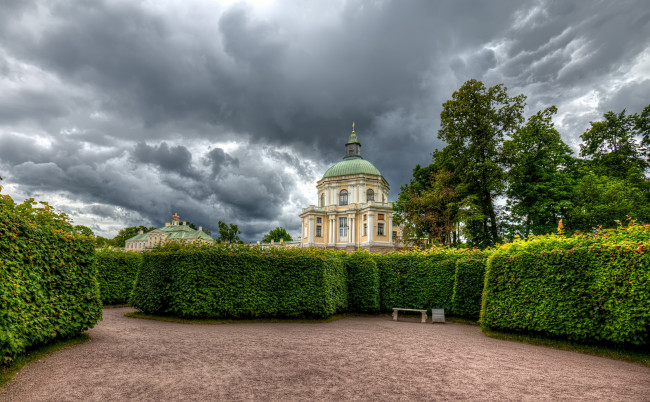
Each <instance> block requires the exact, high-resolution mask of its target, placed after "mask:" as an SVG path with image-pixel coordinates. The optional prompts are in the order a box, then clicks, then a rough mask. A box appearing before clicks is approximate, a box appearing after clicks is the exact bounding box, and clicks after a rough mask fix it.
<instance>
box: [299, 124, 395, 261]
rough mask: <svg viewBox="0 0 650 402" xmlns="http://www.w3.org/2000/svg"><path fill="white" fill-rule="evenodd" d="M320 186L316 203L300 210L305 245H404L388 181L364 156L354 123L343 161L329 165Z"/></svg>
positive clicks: (383, 247)
mask: <svg viewBox="0 0 650 402" xmlns="http://www.w3.org/2000/svg"><path fill="white" fill-rule="evenodd" d="M316 189H317V197H318V198H317V199H318V205H310V206H309V207H308V208H303V210H302V213H301V214H300V218H301V219H302V236H301V244H300V246H301V247H324V248H336V249H344V250H347V251H353V250H357V249H359V248H364V249H367V250H370V251H379V252H387V251H393V250H396V249H398V248H400V245H399V241H398V239H399V238H400V236H401V230H400V228H399V226H397V225H394V224H393V204H392V203H390V202H388V192H389V190H390V188H389V186H388V182H387V181H386V179H384V177H383V176H382V175H381V173H380V172H379V170H378V169H377V168H376V167H375V166H374V165H373V164H372V163H370V162H368V161H367V160H365V159H363V157H361V143H360V142H359V140H358V138H357V135H356V133H355V132H354V123H353V124H352V134H350V137H349V138H348V142H347V143H346V144H345V156H344V157H343V160H342V161H341V162H339V163H337V164H335V165H334V166H332V167H330V168H329V169H327V171H326V172H325V174H324V175H323V177H322V178H321V179H320V180H319V181H318V182H317V183H316Z"/></svg>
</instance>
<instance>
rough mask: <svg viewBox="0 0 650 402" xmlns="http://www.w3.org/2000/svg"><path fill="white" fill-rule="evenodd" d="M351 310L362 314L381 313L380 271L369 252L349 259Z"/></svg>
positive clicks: (364, 251) (359, 253) (357, 252)
mask: <svg viewBox="0 0 650 402" xmlns="http://www.w3.org/2000/svg"><path fill="white" fill-rule="evenodd" d="M347 268H348V303H349V310H350V311H355V312H361V313H372V312H377V311H379V269H378V268H377V263H375V261H374V260H373V259H372V256H371V254H370V253H369V252H368V251H367V250H358V251H355V252H354V253H352V254H350V255H349V257H348V258H347Z"/></svg>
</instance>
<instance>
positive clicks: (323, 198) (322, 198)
mask: <svg viewBox="0 0 650 402" xmlns="http://www.w3.org/2000/svg"><path fill="white" fill-rule="evenodd" d="M320 206H321V208H322V207H324V206H325V194H321V195H320Z"/></svg>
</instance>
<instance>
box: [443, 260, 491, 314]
mask: <svg viewBox="0 0 650 402" xmlns="http://www.w3.org/2000/svg"><path fill="white" fill-rule="evenodd" d="M487 256H488V252H487V251H480V250H467V251H463V252H462V253H461V254H460V256H459V258H458V259H457V260H456V273H455V277H454V290H453V294H452V297H451V311H452V313H453V315H455V316H458V317H465V318H471V319H478V318H479V315H480V312H481V295H482V294H483V285H484V282H485V266H486V264H487Z"/></svg>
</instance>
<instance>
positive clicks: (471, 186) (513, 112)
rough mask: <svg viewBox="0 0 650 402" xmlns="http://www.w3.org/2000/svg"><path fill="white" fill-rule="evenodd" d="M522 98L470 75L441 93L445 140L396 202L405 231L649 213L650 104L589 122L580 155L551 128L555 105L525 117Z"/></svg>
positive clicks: (481, 230)
mask: <svg viewBox="0 0 650 402" xmlns="http://www.w3.org/2000/svg"><path fill="white" fill-rule="evenodd" d="M525 101H526V97H525V96H524V95H518V96H514V97H511V96H509V95H508V94H507V90H506V88H505V87H504V86H503V85H496V86H493V87H491V88H486V87H485V85H484V84H483V83H482V82H480V81H477V80H470V81H467V82H466V83H465V84H463V86H462V87H461V88H460V89H459V90H458V91H456V92H454V94H453V95H452V99H451V100H448V101H447V102H445V103H443V110H442V112H441V114H440V117H441V127H440V130H439V131H438V138H439V139H442V140H444V141H445V142H446V143H447V146H446V147H444V148H443V149H442V150H435V151H434V152H433V161H432V163H431V164H430V165H429V166H425V167H422V166H420V165H418V166H416V167H415V169H413V178H412V179H411V181H410V182H409V184H407V185H404V186H402V187H401V191H400V194H399V198H398V200H397V202H396V203H395V210H396V212H397V215H399V217H398V218H396V221H398V222H399V223H402V224H403V225H404V235H405V236H407V237H411V238H419V239H428V240H429V241H431V242H435V243H444V244H454V245H460V244H461V243H466V244H468V245H470V246H477V247H488V246H491V245H493V244H495V243H497V242H501V241H503V239H504V238H506V239H513V238H514V237H515V236H521V237H526V236H528V235H531V234H534V235H541V234H548V233H551V232H554V231H555V230H556V229H557V227H558V224H559V222H560V220H562V223H563V226H564V230H566V231H567V233H575V232H578V231H580V232H590V231H594V230H599V228H600V227H602V228H611V227H616V226H617V225H619V224H621V223H622V224H625V223H626V222H627V220H629V219H634V220H637V221H640V222H650V181H649V180H648V177H647V176H646V172H647V171H648V167H649V166H650V162H649V156H650V105H648V106H647V107H646V108H645V109H644V110H643V112H642V113H641V114H627V113H626V111H625V110H623V111H621V112H620V113H615V112H612V111H610V112H607V113H605V114H604V115H603V119H602V120H599V121H594V122H591V125H590V127H589V129H588V130H587V131H585V132H584V133H583V134H582V135H581V139H582V143H581V145H580V152H579V155H574V153H573V151H572V150H571V148H570V147H569V146H568V145H567V144H565V143H564V142H563V141H562V138H561V136H560V133H559V132H558V131H557V130H556V129H555V128H554V125H553V116H554V115H555V114H556V113H557V108H556V107H555V106H551V107H549V108H547V109H545V110H542V111H539V112H537V113H536V114H534V115H532V116H531V117H530V118H529V119H528V120H527V121H526V120H525V119H524V116H523V110H524V106H525ZM503 199H505V200H506V202H505V205H503V204H504V203H503V202H497V201H498V200H503Z"/></svg>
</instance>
